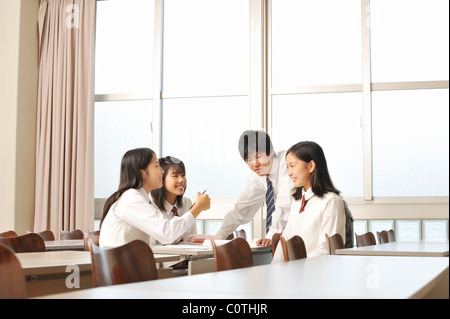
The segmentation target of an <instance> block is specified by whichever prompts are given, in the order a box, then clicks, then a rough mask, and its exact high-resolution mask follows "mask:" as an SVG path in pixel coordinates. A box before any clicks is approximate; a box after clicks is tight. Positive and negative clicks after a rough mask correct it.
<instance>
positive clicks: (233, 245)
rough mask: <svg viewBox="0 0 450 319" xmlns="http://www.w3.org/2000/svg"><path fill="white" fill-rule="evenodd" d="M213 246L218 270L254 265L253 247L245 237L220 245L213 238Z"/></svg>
mask: <svg viewBox="0 0 450 319" xmlns="http://www.w3.org/2000/svg"><path fill="white" fill-rule="evenodd" d="M211 246H212V248H213V253H214V259H215V261H216V270H217V271H222V270H229V269H238V268H245V267H251V266H253V255H252V249H251V248H250V245H249V244H248V242H247V241H246V240H245V239H244V238H240V237H238V238H235V239H233V240H232V241H230V242H229V243H226V244H223V245H219V246H216V243H215V242H214V240H211Z"/></svg>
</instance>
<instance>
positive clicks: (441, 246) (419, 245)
mask: <svg viewBox="0 0 450 319" xmlns="http://www.w3.org/2000/svg"><path fill="white" fill-rule="evenodd" d="M336 255H371V256H423V257H444V256H448V255H449V245H448V241H447V242H446V243H445V242H429V241H421V242H415V243H399V242H392V243H386V244H378V245H373V246H365V247H353V248H346V249H336Z"/></svg>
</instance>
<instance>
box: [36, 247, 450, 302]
mask: <svg viewBox="0 0 450 319" xmlns="http://www.w3.org/2000/svg"><path fill="white" fill-rule="evenodd" d="M448 273H449V261H448V258H431V257H404V258H397V257H377V256H336V255H334V256H319V257H315V258H306V259H300V260H294V261H290V262H286V263H278V264H270V265H261V266H254V267H250V268H243V269H236V270H229V271H221V272H215V273H207V274H201V275H196V276H185V277H176V278H169V279H163V280H156V281H146V282H140V283H133V284H126V285H118V286H110V287H100V288H95V289H86V290H83V291H74V292H71V293H66V294H58V295H51V296H44V297H43V298H89V299H91V298H172V299H173V298H180V299H184V298H185V299H202V298H208V299H214V298H216V299H228V298H233V299H236V298H246V299H264V298H268V299H272V298H283V299H286V298H339V299H340V298H369V299H376V298H392V299H404V298H424V297H433V298H436V297H439V298H448V296H449V293H448V287H449V286H448V278H449V277H448ZM188 303H189V300H188V301H186V304H188Z"/></svg>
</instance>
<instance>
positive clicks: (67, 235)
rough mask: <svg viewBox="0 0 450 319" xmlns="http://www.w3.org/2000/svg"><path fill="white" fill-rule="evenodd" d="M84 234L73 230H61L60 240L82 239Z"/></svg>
mask: <svg viewBox="0 0 450 319" xmlns="http://www.w3.org/2000/svg"><path fill="white" fill-rule="evenodd" d="M83 238H84V234H83V232H82V231H81V230H79V229H75V230H70V231H64V230H61V240H70V239H83Z"/></svg>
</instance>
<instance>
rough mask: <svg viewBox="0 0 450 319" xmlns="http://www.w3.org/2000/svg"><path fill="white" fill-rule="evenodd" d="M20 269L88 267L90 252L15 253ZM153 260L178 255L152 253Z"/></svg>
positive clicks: (167, 259)
mask: <svg viewBox="0 0 450 319" xmlns="http://www.w3.org/2000/svg"><path fill="white" fill-rule="evenodd" d="M16 256H17V258H18V259H19V262H20V264H21V266H22V269H37V268H50V267H66V266H67V265H79V266H81V265H87V266H89V267H88V268H89V269H90V265H91V253H90V252H89V251H68V250H59V251H46V252H35V253H17V254H16ZM154 258H155V262H157V263H159V262H167V261H178V260H179V259H180V256H179V255H161V254H154Z"/></svg>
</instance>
